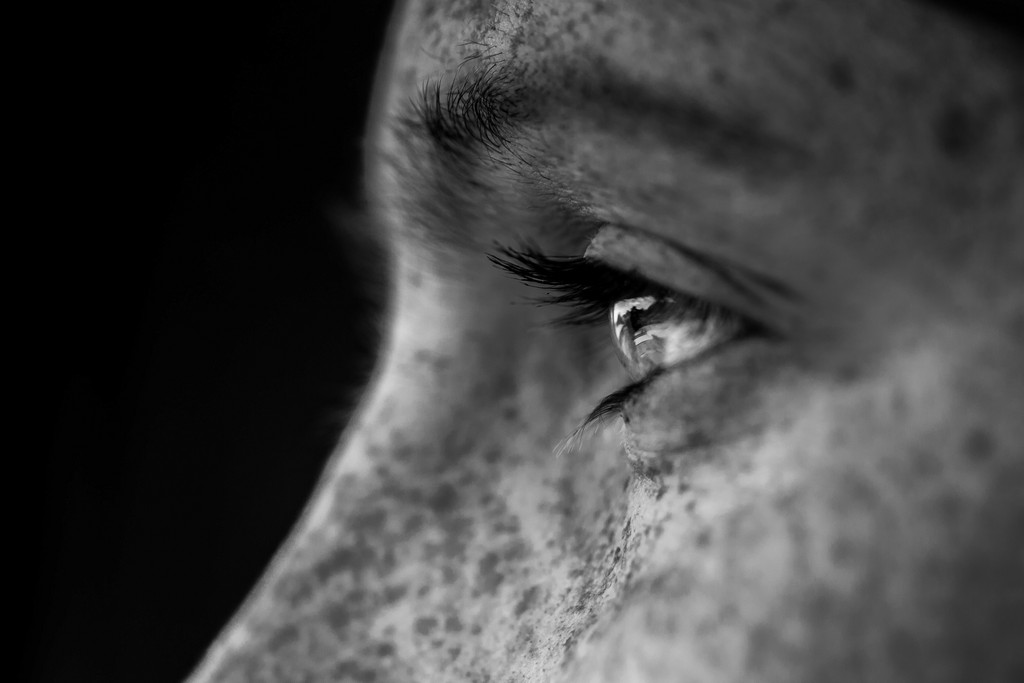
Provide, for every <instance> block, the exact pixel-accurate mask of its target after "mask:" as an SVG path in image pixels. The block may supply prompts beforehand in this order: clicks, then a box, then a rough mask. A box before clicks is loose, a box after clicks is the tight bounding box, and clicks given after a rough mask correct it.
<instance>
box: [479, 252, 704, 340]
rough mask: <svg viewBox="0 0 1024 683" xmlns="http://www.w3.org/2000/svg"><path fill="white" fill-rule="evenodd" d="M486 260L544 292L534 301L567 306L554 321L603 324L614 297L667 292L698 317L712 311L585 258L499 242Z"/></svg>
mask: <svg viewBox="0 0 1024 683" xmlns="http://www.w3.org/2000/svg"><path fill="white" fill-rule="evenodd" d="M487 258H488V260H490V262H491V263H493V264H494V265H495V266H497V267H498V268H500V269H502V270H504V271H505V272H506V273H508V274H510V275H512V276H513V277H515V278H517V279H519V280H521V281H523V282H525V283H526V284H527V285H529V286H531V287H538V288H541V289H545V290H548V292H549V296H548V297H546V298H543V299H536V302H537V303H539V304H562V305H569V306H571V307H572V310H571V311H570V312H568V313H566V314H565V315H563V316H561V317H560V318H558V319H557V321H556V322H558V323H560V324H567V325H589V324H597V323H605V322H607V320H608V310H609V308H610V307H611V306H612V305H613V304H614V303H615V302H616V301H621V300H622V299H629V298H633V297H639V296H671V297H673V298H674V299H676V300H677V301H680V302H681V303H684V304H686V305H687V307H688V308H692V310H693V312H694V313H695V314H697V315H707V314H708V313H710V311H711V305H710V304H708V303H706V302H704V301H701V300H700V299H696V298H694V297H689V296H686V295H684V294H680V293H679V292H673V291H670V290H668V289H666V288H664V287H661V286H659V285H656V284H654V283H652V282H650V281H649V280H647V279H646V278H643V277H641V276H639V275H636V274H634V273H629V272H626V271H622V270H618V269H617V268H612V267H611V266H608V265H605V264H603V263H601V262H600V261H597V260H595V259H591V258H587V257H585V256H548V255H546V254H542V253H541V252H540V251H538V250H537V249H536V248H534V247H531V246H525V247H522V248H519V249H516V248H512V247H504V246H500V245H499V247H498V255H496V254H488V255H487Z"/></svg>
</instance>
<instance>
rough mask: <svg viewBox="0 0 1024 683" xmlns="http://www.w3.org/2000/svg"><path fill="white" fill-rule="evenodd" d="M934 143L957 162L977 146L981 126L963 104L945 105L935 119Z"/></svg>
mask: <svg viewBox="0 0 1024 683" xmlns="http://www.w3.org/2000/svg"><path fill="white" fill-rule="evenodd" d="M934 132H935V142H936V144H938V146H939V149H940V150H942V152H943V153H945V155H946V156H947V157H949V158H950V159H954V160H959V159H962V158H963V157H965V156H966V155H967V154H968V153H970V152H971V150H972V149H973V148H975V147H977V146H978V144H979V143H980V141H981V140H980V138H981V134H982V130H981V126H979V125H978V122H977V121H975V120H974V117H973V116H972V115H971V112H970V111H969V110H968V109H967V107H965V106H964V105H963V104H960V103H958V102H953V103H949V104H947V105H946V106H945V107H944V108H943V109H942V111H940V112H939V114H938V116H936V118H935V125H934Z"/></svg>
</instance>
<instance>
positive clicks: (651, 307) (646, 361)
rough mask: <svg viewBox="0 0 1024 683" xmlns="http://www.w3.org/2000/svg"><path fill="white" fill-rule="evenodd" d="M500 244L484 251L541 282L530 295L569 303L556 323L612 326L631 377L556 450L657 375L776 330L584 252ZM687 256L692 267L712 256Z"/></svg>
mask: <svg viewBox="0 0 1024 683" xmlns="http://www.w3.org/2000/svg"><path fill="white" fill-rule="evenodd" d="M498 249H499V254H497V255H493V254H492V255H488V259H489V260H490V261H491V263H493V264H494V265H496V266H497V267H498V268H500V269H502V270H504V271H506V272H507V273H509V274H510V275H512V276H514V277H515V278H517V279H518V280H521V281H522V282H524V283H526V284H527V285H529V286H531V287H536V288H538V289H541V290H544V292H545V294H544V295H543V296H541V297H537V298H536V299H535V300H534V301H535V302H536V303H537V304H540V305H548V304H559V305H562V306H566V307H568V309H569V312H568V313H567V314H565V315H563V316H561V317H560V318H559V319H558V320H557V321H556V324H565V325H598V326H602V327H604V328H605V329H606V330H607V329H609V328H610V331H611V336H612V340H610V341H612V342H613V344H612V345H613V346H614V348H615V352H616V354H617V355H618V357H619V359H620V361H621V362H622V364H623V365H624V366H625V369H626V371H627V373H628V374H629V376H630V377H631V379H632V380H633V382H632V383H631V384H628V385H627V386H625V387H623V388H621V389H619V390H618V391H615V392H613V393H611V394H609V395H608V396H605V397H604V398H603V399H601V400H600V401H599V402H598V404H597V405H596V406H595V407H594V408H593V409H592V410H591V411H590V413H589V415H587V416H586V418H585V419H584V420H583V421H582V422H581V423H580V424H579V426H578V427H577V428H576V429H575V430H574V431H573V432H572V433H571V434H570V435H568V436H567V437H566V438H565V439H563V440H562V442H561V444H559V446H558V447H557V448H556V452H564V451H571V450H574V449H575V448H577V447H578V446H579V444H580V443H581V440H582V438H583V434H584V431H585V430H586V429H587V427H589V426H591V425H596V424H600V423H601V422H603V421H604V420H605V419H606V418H609V417H613V416H622V415H623V414H624V411H626V410H627V409H628V407H629V405H630V404H631V403H632V402H633V400H634V399H635V398H637V397H639V396H641V395H642V394H644V393H645V392H646V391H648V389H649V388H650V387H651V386H652V384H653V382H654V381H655V380H656V378H657V377H659V376H660V375H662V374H664V373H666V372H671V371H672V370H673V369H679V367H680V366H681V365H683V364H688V363H699V362H701V361H702V359H703V358H704V357H705V356H708V355H713V354H714V353H716V352H717V351H718V349H719V348H720V347H724V346H726V345H731V344H733V343H737V342H739V341H740V340H741V339H744V338H748V337H762V336H763V337H766V338H774V336H775V335H776V332H774V331H773V330H772V328H770V327H767V326H766V325H763V324H761V322H760V321H756V320H753V319H752V318H749V317H747V316H745V315H742V314H740V313H738V312H736V311H734V310H733V309H732V308H730V307H726V306H723V305H719V304H717V303H712V302H711V301H709V300H707V299H704V298H701V297H697V296H693V295H691V294H689V293H685V292H681V291H676V290H673V289H669V288H667V287H664V286H662V285H659V284H657V283H654V282H651V281H650V280H648V279H647V278H645V277H643V276H642V275H639V274H638V273H636V272H632V271H629V272H627V271H624V270H621V269H619V268H614V267H612V266H610V265H608V264H606V263H604V262H603V261H601V260H598V259H595V258H592V257H589V256H548V255H546V254H543V253H541V252H539V251H538V250H536V249H534V248H532V247H525V248H520V249H513V248H509V247H500V246H499V247H498ZM691 261H693V266H694V267H695V268H701V267H702V265H701V263H704V264H707V263H710V262H711V260H710V259H706V258H704V259H691ZM703 267H707V266H706V265H704V266H703ZM604 334H608V332H604ZM605 338H606V339H607V337H605Z"/></svg>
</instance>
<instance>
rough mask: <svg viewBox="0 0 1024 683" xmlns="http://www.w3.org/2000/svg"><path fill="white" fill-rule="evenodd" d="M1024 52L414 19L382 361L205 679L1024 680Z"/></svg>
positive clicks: (481, 10) (383, 229) (904, 27)
mask: <svg viewBox="0 0 1024 683" xmlns="http://www.w3.org/2000/svg"><path fill="white" fill-rule="evenodd" d="M949 4H950V3H945V5H949ZM1008 33H1009V31H1006V30H1005V27H1003V28H1000V27H997V26H992V25H989V24H982V23H978V22H976V21H974V20H973V19H968V18H965V17H962V16H959V15H958V14H956V12H955V10H950V9H949V8H948V7H946V6H942V7H940V6H938V5H937V4H936V3H931V2H927V1H924V0H886V1H884V2H883V1H882V0H877V1H875V0H872V1H865V2H849V1H846V0H827V1H826V0H800V1H796V0H760V1H757V2H754V1H751V0H678V1H676V2H636V1H635V0H579V1H578V2H565V1H564V0H492V1H489V2H488V1H477V0H472V1H471V0H408V1H407V2H405V3H402V4H401V5H400V6H399V8H398V9H397V10H396V14H395V17H394V19H393V25H392V27H391V31H390V38H389V41H388V44H387V47H386V49H385V53H384V55H383V58H382V62H381V67H380V71H379V75H378V85H377V90H376V94H375V101H374V105H373V110H372V114H371V117H370V130H369V131H368V135H367V150H368V151H367V167H366V168H367V196H368V199H369V203H370V204H371V206H372V208H373V211H374V215H375V217H376V219H377V220H376V222H375V224H376V225H377V226H378V227H377V228H375V229H376V230H378V231H379V234H380V235H381V236H382V240H383V241H384V242H385V243H386V245H387V249H388V254H389V263H390V273H391V275H390V277H391V280H390V281H391V285H390V286H391V291H390V296H389V303H388V306H387V310H386V311H385V312H384V314H385V316H386V321H387V323H386V328H385V342H384V348H383V349H382V351H381V357H380V361H379V367H378V369H377V372H376V375H375V377H374V379H373V381H372V382H371V384H370V386H369V387H368V389H367V392H366V395H365V397H364V399H363V402H362V404H361V407H360V409H359V411H358V412H357V414H356V416H355V417H354V418H353V420H352V422H351V424H350V425H349V427H348V429H347V431H346V433H345V435H344V436H343V438H342V440H341V443H340V445H339V447H338V450H337V453H336V454H335V456H334V457H333V459H332V461H331V463H330V465H329V467H328V469H327V472H326V473H325V474H324V477H323V479H322V481H321V484H320V485H319V487H318V490H317V492H316V494H315V496H314V499H313V500H312V502H311V503H310V505H309V507H308V509H307V510H306V512H305V514H304V516H303V518H302V520H301V521H300V523H299V525H298V526H297V528H296V530H295V532H294V534H293V536H292V538H291V539H290V540H289V542H288V543H287V544H286V545H285V547H284V548H283V549H282V550H281V551H280V553H279V555H278V557H277V558H276V560H275V561H274V563H273V565H272V566H271V568H270V569H269V571H268V573H267V575H266V577H265V578H264V580H263V581H262V582H261V584H260V585H259V586H258V587H257V589H256V590H255V591H254V593H253V595H252V597H251V598H250V600H249V601H248V602H247V604H246V605H245V606H244V608H243V609H242V610H241V611H240V613H239V615H238V617H237V618H236V619H235V621H234V622H233V623H232V624H231V625H230V626H229V627H228V628H227V629H226V630H225V632H224V634H223V635H222V636H221V638H220V639H219V640H218V641H217V642H216V643H215V644H214V646H213V647H212V648H211V650H210V653H209V654H208V656H207V659H206V661H205V662H204V663H203V664H202V665H201V667H200V669H199V670H198V671H197V673H196V674H195V676H194V678H193V681H194V682H195V683H214V682H215V681H217V682H228V681H232V682H241V681H260V682H263V681H265V682H270V681H274V682H296V683H298V682H300V681H307V682H312V681H359V682H364V683H365V682H370V681H379V682H406V681H409V682H412V681H474V682H484V681H490V682H493V683H499V682H506V681H566V682H570V681H571V682H576V681H587V682H605V681H606V682H609V683H628V682H632V681H636V682H643V683H663V682H667V681H673V682H675V681H685V682H690V681H693V682H717V681H723V682H724V681H759V682H769V681H779V682H785V683H797V682H802V681H806V682H819V681H900V682H916V681H929V682H937V681H950V682H952V681H1010V680H1024V678H1018V677H1017V676H1018V675H1020V674H1021V673H1022V672H1024V449H1022V447H1021V444H1022V442H1024V68H1022V66H1021V65H1022V64H1024V61H1022V60H1024V55H1022V53H1021V51H1020V49H1019V47H1017V46H1014V45H1013V43H1012V40H1011V38H1010V36H1009V35H1007V34H1008Z"/></svg>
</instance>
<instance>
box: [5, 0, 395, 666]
mask: <svg viewBox="0 0 1024 683" xmlns="http://www.w3.org/2000/svg"><path fill="white" fill-rule="evenodd" d="M389 10H390V3H386V2H381V3H359V4H354V3H345V2H338V1H337V0H334V1H333V2H301V3H298V2H283V1H282V2H278V3H262V4H258V5H249V6H243V7H240V8H238V9H237V10H232V9H230V8H226V7H216V6H213V8H212V9H211V5H201V4H191V5H189V4H188V3H184V4H183V3H176V4H173V5H167V6H164V7H147V8H146V9H142V10H139V9H135V10H134V11H132V12H125V11H124V10H117V11H115V10H113V9H111V10H107V11H108V12H109V15H103V14H102V13H101V14H97V13H96V12H95V11H94V10H79V11H81V12H83V14H82V15H81V16H68V15H62V17H61V20H62V21H61V22H60V23H61V27H62V28H61V32H60V33H59V34H57V35H58V36H59V37H57V38H54V37H50V38H45V37H44V38H43V41H44V42H43V44H42V49H41V50H40V54H43V55H46V54H49V55H51V56H54V55H56V56H55V57H53V59H54V65H52V68H51V69H50V70H49V75H48V76H46V77H44V78H40V79H39V80H38V81H37V82H36V84H35V85H36V86H37V88H38V89H39V90H40V91H46V92H47V97H48V98H49V99H48V100H47V105H46V107H42V108H44V109H46V111H47V115H48V116H52V117H53V118H52V123H50V122H49V121H48V122H47V123H46V124H44V128H46V133H45V135H44V136H43V138H42V139H43V141H44V142H45V143H46V147H45V152H40V153H39V154H37V156H38V157H42V158H43V159H44V162H43V163H44V165H45V169H44V170H45V173H46V175H45V178H46V181H45V184H46V187H44V193H43V195H42V197H43V198H42V199H40V200H38V204H37V206H36V207H35V209H34V210H35V213H34V217H35V218H38V219H39V220H38V223H37V224H36V223H34V224H33V226H34V227H33V231H34V232H33V235H34V238H35V239H37V240H39V241H40V242H41V244H40V245H37V246H36V252H33V253H37V252H39V251H40V250H41V252H42V253H43V254H44V255H45V259H43V260H42V261H41V263H43V264H44V265H41V266H40V267H39V268H37V269H36V276H35V278H34V279H33V280H32V281H31V282H32V285H31V286H32V287H34V288H36V290H37V294H39V295H40V296H41V297H42V298H41V299H40V301H41V302H42V303H40V304H39V305H38V306H36V307H35V309H34V312H35V313H36V314H37V315H38V316H39V318H40V320H38V321H36V323H35V324H30V325H29V327H30V328H31V329H33V330H34V331H38V332H41V334H38V335H35V336H33V337H32V338H33V339H35V340H36V341H35V342H33V343H35V344H36V345H37V346H39V347H40V348H38V349H36V351H42V355H43V356H45V358H46V361H45V363H43V364H40V365H38V366H37V367H40V368H41V373H42V374H41V375H40V377H39V378H37V379H36V380H35V382H36V383H37V384H42V386H43V388H44V390H45V392H46V396H45V398H44V399H43V400H42V402H41V403H39V404H33V406H34V407H33V412H35V413H37V414H39V415H42V416H43V417H44V423H45V427H44V443H45V449H44V453H43V455H42V456H38V455H31V457H29V458H26V460H32V462H33V464H35V465H37V468H36V470H37V471H35V472H34V474H33V477H32V478H31V479H28V480H27V482H26V483H25V486H26V488H27V495H28V496H29V497H30V500H31V501H32V504H31V507H29V511H28V512H27V513H26V514H27V515H28V516H29V521H30V522H32V523H33V524H32V525H29V529H30V532H29V534H28V539H27V540H26V541H25V543H24V545H20V541H19V542H18V543H19V547H18V548H17V550H18V551H22V550H24V551H25V552H23V553H21V554H19V557H21V556H24V557H27V558H28V559H27V571H28V573H29V574H30V579H29V581H28V583H27V584H25V593H27V597H28V598H29V603H30V605H29V612H28V614H29V618H28V627H27V633H28V636H29V642H28V644H27V646H24V647H20V648H18V650H19V654H20V655H21V656H22V661H21V662H20V667H21V669H22V673H23V674H24V675H23V676H19V675H17V673H16V675H15V678H16V679H22V680H32V681H35V680H40V681H68V682H71V681H75V682H77V681H104V682H118V681H125V682H128V681H132V682H141V681H146V682H147V683H160V682H162V681H168V682H170V681H180V680H181V679H182V678H184V677H185V676H186V675H187V674H188V672H189V671H190V670H191V668H192V667H193V666H194V665H195V664H196V663H197V661H198V659H199V658H200V656H201V655H202V653H203V651H204V648H205V647H206V646H207V645H208V644H209V643H210V641H211V640H212V639H213V637H214V636H215V635H216V633H217V631H218V630H219V629H220V628H221V626H223V624H224V623H225V621H226V620H227V618H228V617H229V616H230V615H231V613H232V612H233V611H234V610H235V609H236V608H237V607H238V605H239V604H240V602H241V601H242V599H243V598H244V597H245V595H246V593H247V591H248V590H249V588H250V587H251V586H252V585H253V582H254V581H255V580H256V579H257V577H258V576H259V575H260V573H261V571H262V569H263V568H264V566H265V564H266V563H267V561H268V560H269V558H270V557H271V555H272V553H273V552H274V550H275V548H276V547H277V546H278V544H279V543H280V542H281V540H282V539H283V538H284V536H285V535H286V533H287V532H288V530H289V528H290V526H291V524H292V523H293V522H294V521H295V519H296V517H297V515H298V513H299V511H300V510H301V508H302V506H303V504H304V502H305V501H306V498H307V497H308V495H309V493H310V491H311V489H312V486H313V484H314V482H315V481H316V478H317V476H318V474H319V472H320V469H321V467H322V465H323V463H324V462H325V458H326V456H327V455H328V453H329V452H330V450H331V448H332V447H333V445H334V443H335V441H336V439H337V437H338V434H339V433H340V431H341V428H342V426H343V425H344V423H345V419H346V416H347V415H348V413H349V411H350V409H351V407H352V405H353V402H354V400H355V397H356V396H358V393H359V388H360V387H361V385H362V383H363V382H364V381H365V379H366V377H367V375H368V373H369V371H370V369H371V368H372V361H373V351H374V349H375V345H376V333H377V331H376V330H375V329H374V327H373V325H372V324H371V321H372V319H373V315H374V313H375V311H376V310H377V308H378V306H379V301H377V300H375V296H374V295H375V293H379V290H380V288H381V284H380V283H381V282H383V280H384V278H383V269H384V266H383V264H382V263H381V262H380V260H379V258H377V257H376V252H374V251H373V250H372V249H369V247H368V245H367V244H366V243H364V242H363V241H358V240H353V239H352V237H351V236H352V234H353V230H354V229H353V227H352V225H353V224H355V223H357V222H358V221H354V220H353V219H352V218H351V216H352V215H354V214H356V213H357V212H358V210H359V208H360V201H359V190H360V184H359V175H360V148H361V136H362V130H363V127H364V125H365V117H366V111H367V104H368V99H369V92H370V87H371V82H372V77H373V71H374V67H375V64H376V59H377V56H378V52H379V50H380V47H381V43H382V39H383V35H384V29H385V25H386V19H387V15H388V13H389ZM85 12H88V14H85ZM39 35H44V34H43V33H40V34H39ZM46 40H50V41H51V42H50V43H47V42H46ZM37 46H38V45H37ZM47 50H48V52H47ZM40 149H42V148H40ZM58 208H59V209H60V210H61V213H60V217H59V218H57V210H58ZM357 265H358V267H356V266H357ZM33 450H34V449H33ZM15 481H21V480H15ZM15 481H12V480H11V479H8V487H9V488H16V487H17V486H18V484H16V483H15ZM40 503H41V505H40ZM36 506H39V507H36ZM35 523H38V525H39V526H35ZM18 589H19V592H21V585H20V584H18ZM15 597H25V595H21V596H15ZM16 666H18V664H16Z"/></svg>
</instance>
